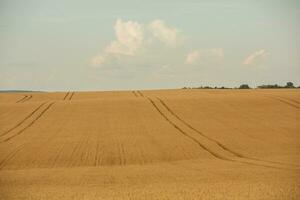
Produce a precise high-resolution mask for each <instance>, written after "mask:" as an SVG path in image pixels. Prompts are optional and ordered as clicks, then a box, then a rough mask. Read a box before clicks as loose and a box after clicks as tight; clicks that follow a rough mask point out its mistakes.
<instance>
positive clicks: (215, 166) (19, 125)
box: [0, 89, 300, 200]
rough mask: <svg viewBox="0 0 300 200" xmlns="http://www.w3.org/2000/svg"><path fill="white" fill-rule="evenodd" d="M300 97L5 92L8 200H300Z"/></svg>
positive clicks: (1, 120)
mask: <svg viewBox="0 0 300 200" xmlns="http://www.w3.org/2000/svg"><path fill="white" fill-rule="evenodd" d="M299 180H300V90H296V89H294V90H293V89H290V90H288V89H280V90H149V91H115V92H55V93H50V92H49V93H47V92H32V93H0V199H47V200H48V199H91V200H94V199H95V200H96V199H97V200H98V199H128V200H129V199H182V200H183V199H214V200H215V199H218V200H224V199H287V200H291V199H300V181H299Z"/></svg>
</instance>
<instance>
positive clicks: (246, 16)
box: [0, 0, 300, 91]
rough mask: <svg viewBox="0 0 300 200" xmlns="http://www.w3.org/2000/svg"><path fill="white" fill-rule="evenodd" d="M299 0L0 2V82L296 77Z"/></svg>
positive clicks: (171, 83)
mask: <svg viewBox="0 0 300 200" xmlns="http://www.w3.org/2000/svg"><path fill="white" fill-rule="evenodd" d="M299 21H300V2H299V1H297V0H285V1H283V0H282V1H279V0H261V1H254V0H252V1H250V0H249V1H243V0H227V1H224V0H219V1H217V0H185V1H183V0H182V1H179V0H172V1H171V0H165V1H158V0H152V1H145V0H139V1H138V0H126V1H116V0H111V1H71V0H51V1H46V0H45V1H39V0H27V1H22V0H0V89H28V90H47V91H63V90H123V89H155V88H180V87H183V86H200V85H211V86H228V87H234V86H239V85H240V84H242V83H248V84H250V85H251V86H256V85H259V84H274V83H278V84H282V85H284V84H285V83H286V82H287V81H292V82H294V83H295V84H296V85H300V76H299V74H300V37H299V35H300V27H299Z"/></svg>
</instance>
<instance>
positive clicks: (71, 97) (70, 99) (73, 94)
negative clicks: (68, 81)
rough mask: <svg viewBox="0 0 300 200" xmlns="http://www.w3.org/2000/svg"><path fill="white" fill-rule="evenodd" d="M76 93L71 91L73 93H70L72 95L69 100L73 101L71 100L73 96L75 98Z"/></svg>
mask: <svg viewBox="0 0 300 200" xmlns="http://www.w3.org/2000/svg"><path fill="white" fill-rule="evenodd" d="M74 94H75V92H72V93H71V95H70V97H69V101H71V100H72V98H73V96H74Z"/></svg>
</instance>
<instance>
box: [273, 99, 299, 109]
mask: <svg viewBox="0 0 300 200" xmlns="http://www.w3.org/2000/svg"><path fill="white" fill-rule="evenodd" d="M268 97H269V98H271V99H274V100H277V101H280V102H281V103H284V104H286V105H289V106H291V107H293V108H297V109H300V106H298V105H295V104H293V103H291V100H290V99H287V98H282V97H275V96H268ZM292 102H293V101H292ZM296 102H297V101H296ZM297 103H298V102H297Z"/></svg>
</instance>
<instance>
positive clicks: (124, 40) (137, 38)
mask: <svg viewBox="0 0 300 200" xmlns="http://www.w3.org/2000/svg"><path fill="white" fill-rule="evenodd" d="M114 29H115V34H116V37H117V38H116V40H115V41H112V42H111V43H110V45H109V46H108V47H107V48H106V49H105V52H106V53H109V54H123V55H134V54H136V53H137V51H138V50H139V48H140V47H141V45H142V43H143V37H144V35H143V30H142V25H141V24H139V23H138V22H133V21H127V22H123V21H122V20H121V19H118V20H117V22H116V24H115V27H114Z"/></svg>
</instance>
